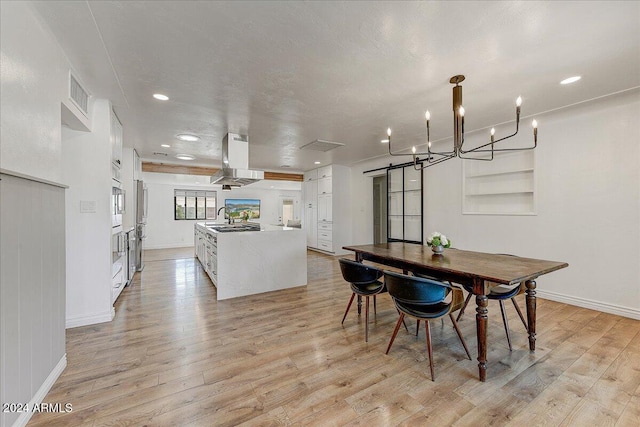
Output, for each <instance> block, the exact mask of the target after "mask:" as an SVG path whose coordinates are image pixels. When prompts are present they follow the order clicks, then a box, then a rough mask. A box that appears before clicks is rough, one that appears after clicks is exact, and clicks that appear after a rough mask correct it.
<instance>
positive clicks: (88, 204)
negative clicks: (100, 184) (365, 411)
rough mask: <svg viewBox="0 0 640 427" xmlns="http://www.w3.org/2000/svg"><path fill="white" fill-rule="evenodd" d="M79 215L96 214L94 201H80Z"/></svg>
mask: <svg viewBox="0 0 640 427" xmlns="http://www.w3.org/2000/svg"><path fill="white" fill-rule="evenodd" d="M80 213H96V201H95V200H80Z"/></svg>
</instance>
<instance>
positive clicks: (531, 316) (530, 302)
mask: <svg viewBox="0 0 640 427" xmlns="http://www.w3.org/2000/svg"><path fill="white" fill-rule="evenodd" d="M525 286H526V287H527V297H526V300H527V323H528V324H529V351H531V352H534V351H536V281H535V280H527V281H526V283H525Z"/></svg>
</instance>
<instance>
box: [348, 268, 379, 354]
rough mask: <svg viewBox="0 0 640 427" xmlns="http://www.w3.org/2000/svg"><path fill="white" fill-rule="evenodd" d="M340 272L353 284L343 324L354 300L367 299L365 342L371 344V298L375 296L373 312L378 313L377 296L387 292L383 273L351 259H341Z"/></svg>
mask: <svg viewBox="0 0 640 427" xmlns="http://www.w3.org/2000/svg"><path fill="white" fill-rule="evenodd" d="M338 261H339V262H340V270H341V271H342V277H343V278H344V280H346V281H347V282H349V283H350V284H351V292H352V293H351V298H350V299H349V304H347V309H346V310H345V312H344V316H343V317H342V324H344V320H345V319H346V318H347V313H349V308H351V304H352V303H353V299H354V298H355V296H356V295H358V296H363V297H365V298H366V302H365V334H364V340H365V342H369V297H371V296H373V310H374V313H375V312H376V295H378V294H380V293H383V292H386V291H387V288H386V287H385V286H384V283H382V282H381V281H380V280H378V279H380V278H381V277H382V271H381V270H378V269H377V268H374V267H370V266H368V265H364V264H362V263H360V262H356V261H351V260H349V259H344V258H340V259H339V260H338Z"/></svg>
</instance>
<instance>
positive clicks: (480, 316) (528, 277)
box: [343, 242, 569, 381]
mask: <svg viewBox="0 0 640 427" xmlns="http://www.w3.org/2000/svg"><path fill="white" fill-rule="evenodd" d="M343 249H345V250H348V251H353V252H355V259H356V261H358V262H362V261H364V260H367V261H371V262H375V263H378V264H383V265H388V266H391V267H396V268H399V269H402V270H403V271H404V272H405V274H406V273H407V272H414V273H420V274H426V275H429V276H433V277H436V278H438V279H441V280H448V281H451V282H453V283H459V284H461V285H468V286H469V288H470V289H472V290H473V294H475V295H476V305H477V308H476V330H477V336H478V370H479V377H480V381H485V380H486V377H487V323H488V317H487V313H488V309H487V303H488V298H487V295H488V294H489V292H490V291H491V287H493V286H497V285H498V284H504V285H514V284H517V283H520V284H522V286H525V287H526V304H527V324H528V333H529V350H530V351H531V352H534V351H535V349H536V281H535V279H536V278H538V277H539V276H541V275H543V274H547V273H551V272H552V271H556V270H559V269H561V268H565V267H568V266H569V264H567V263H566V262H557V261H545V260H540V259H533V258H522V257H518V256H511V255H500V254H490V253H483V252H473V251H465V250H461V249H453V248H449V249H446V250H445V251H444V253H443V254H442V255H436V254H434V253H433V252H432V251H431V248H430V247H429V246H423V245H419V244H415V243H404V242H393V243H379V244H373V245H357V246H344V247H343Z"/></svg>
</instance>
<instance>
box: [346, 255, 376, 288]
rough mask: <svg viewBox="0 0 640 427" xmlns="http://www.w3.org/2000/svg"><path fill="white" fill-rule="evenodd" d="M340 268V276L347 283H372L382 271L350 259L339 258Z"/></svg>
mask: <svg viewBox="0 0 640 427" xmlns="http://www.w3.org/2000/svg"><path fill="white" fill-rule="evenodd" d="M338 261H339V262H340V270H342V277H344V280H346V281H347V282H349V283H355V284H363V285H366V284H367V283H373V282H375V281H376V280H378V279H379V278H381V277H382V274H383V273H382V271H381V270H378V269H377V268H375V267H370V266H368V265H364V264H362V263H360V262H355V261H351V260H350V259H345V258H340V259H338Z"/></svg>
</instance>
